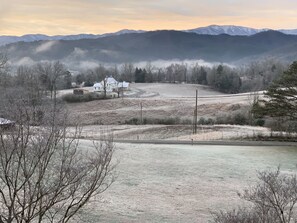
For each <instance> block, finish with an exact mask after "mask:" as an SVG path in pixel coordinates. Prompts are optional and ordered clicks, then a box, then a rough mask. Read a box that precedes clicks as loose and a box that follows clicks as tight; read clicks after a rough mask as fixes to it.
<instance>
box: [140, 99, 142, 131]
mask: <svg viewBox="0 0 297 223" xmlns="http://www.w3.org/2000/svg"><path fill="white" fill-rule="evenodd" d="M140 124H141V125H142V102H140Z"/></svg>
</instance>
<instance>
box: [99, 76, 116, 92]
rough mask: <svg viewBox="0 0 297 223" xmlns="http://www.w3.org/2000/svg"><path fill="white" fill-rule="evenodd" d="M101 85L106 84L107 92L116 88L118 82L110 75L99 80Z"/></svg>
mask: <svg viewBox="0 0 297 223" xmlns="http://www.w3.org/2000/svg"><path fill="white" fill-rule="evenodd" d="M101 85H102V87H103V88H104V85H105V86H106V91H107V92H112V91H115V90H117V88H118V82H117V81H116V79H114V78H113V77H112V76H110V77H106V78H105V79H104V80H103V81H101Z"/></svg>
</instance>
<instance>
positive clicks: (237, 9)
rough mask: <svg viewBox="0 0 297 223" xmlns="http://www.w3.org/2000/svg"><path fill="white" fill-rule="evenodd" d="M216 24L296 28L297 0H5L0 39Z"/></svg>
mask: <svg viewBox="0 0 297 223" xmlns="http://www.w3.org/2000/svg"><path fill="white" fill-rule="evenodd" d="M212 24H217V25H240V26H247V27H252V28H271V29H297V1H296V0H270V1H268V0H262V1H256V0H249V1H246V0H221V1H219V0H150V1H141V0H138V1H137V0H43V1H40V0H10V1H7V0H0V35H18V36H20V35H24V34H37V33H38V34H46V35H69V34H80V33H92V34H103V33H108V32H115V31H119V30H121V29H134V30H139V29H141V30H160V29H175V30H185V29H193V28H197V27H202V26H208V25H212Z"/></svg>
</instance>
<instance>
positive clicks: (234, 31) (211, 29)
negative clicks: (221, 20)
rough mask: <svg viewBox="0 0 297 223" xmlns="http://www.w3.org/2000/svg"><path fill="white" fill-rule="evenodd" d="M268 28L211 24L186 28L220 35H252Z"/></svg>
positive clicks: (205, 33)
mask: <svg viewBox="0 0 297 223" xmlns="http://www.w3.org/2000/svg"><path fill="white" fill-rule="evenodd" d="M267 30H268V29H254V28H249V27H243V26H233V25H222V26H219V25H210V26H206V27H200V28H197V29H190V30H185V31H186V32H191V33H196V34H204V35H220V34H228V35H231V36H251V35H254V34H256V33H259V32H263V31H267Z"/></svg>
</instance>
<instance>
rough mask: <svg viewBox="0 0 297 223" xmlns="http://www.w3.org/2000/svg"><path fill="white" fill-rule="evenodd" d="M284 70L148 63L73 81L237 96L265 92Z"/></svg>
mask: <svg viewBox="0 0 297 223" xmlns="http://www.w3.org/2000/svg"><path fill="white" fill-rule="evenodd" d="M287 66H288V65H287V64H283V63H281V62H279V61H275V60H265V61H258V62H251V63H249V64H247V65H244V66H240V67H231V66H228V65H224V64H218V65H213V66H211V67H210V66H204V65H199V63H196V64H191V65H189V64H187V63H172V64H170V65H168V66H165V67H156V66H153V65H152V64H151V63H150V62H148V63H147V64H146V65H144V66H142V67H139V66H138V67H137V66H135V65H133V64H132V63H126V64H122V65H120V66H116V65H115V66H111V67H110V66H104V65H102V64H101V65H99V66H98V67H97V68H94V69H89V70H86V71H85V72H81V73H79V74H77V75H76V76H75V77H74V78H73V80H74V81H75V82H76V83H77V84H81V83H83V82H84V83H85V86H92V85H93V84H94V83H95V82H100V81H101V80H103V79H104V77H106V76H113V77H114V78H116V79H118V80H119V81H128V82H136V83H188V84H200V85H206V86H210V87H211V88H213V89H215V90H218V91H221V92H224V93H239V92H249V91H259V90H263V89H266V88H267V87H268V86H269V85H270V84H271V83H272V81H273V80H275V79H276V78H277V77H279V76H280V75H281V74H282V73H283V71H284V70H285V69H286V68H287Z"/></svg>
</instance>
